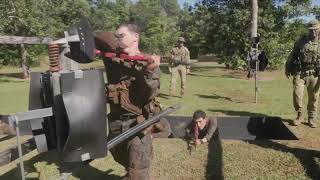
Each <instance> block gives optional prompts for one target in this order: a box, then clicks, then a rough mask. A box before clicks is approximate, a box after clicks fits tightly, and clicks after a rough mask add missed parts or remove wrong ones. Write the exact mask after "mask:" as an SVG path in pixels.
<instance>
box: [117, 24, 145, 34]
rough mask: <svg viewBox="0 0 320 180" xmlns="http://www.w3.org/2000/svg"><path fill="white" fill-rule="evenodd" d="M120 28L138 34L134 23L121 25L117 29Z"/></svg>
mask: <svg viewBox="0 0 320 180" xmlns="http://www.w3.org/2000/svg"><path fill="white" fill-rule="evenodd" d="M121 27H127V28H128V30H129V31H131V32H134V33H138V34H140V28H139V26H138V25H137V24H135V23H132V22H128V23H122V24H120V25H119V26H118V27H117V29H119V28H121Z"/></svg>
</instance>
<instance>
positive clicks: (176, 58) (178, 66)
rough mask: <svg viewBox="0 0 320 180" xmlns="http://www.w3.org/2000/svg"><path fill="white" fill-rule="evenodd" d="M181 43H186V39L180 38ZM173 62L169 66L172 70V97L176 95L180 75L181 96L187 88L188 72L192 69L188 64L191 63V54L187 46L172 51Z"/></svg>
mask: <svg viewBox="0 0 320 180" xmlns="http://www.w3.org/2000/svg"><path fill="white" fill-rule="evenodd" d="M179 42H185V40H184V38H182V37H180V38H179ZM170 58H171V60H170V63H169V66H170V68H171V86H170V95H174V94H175V93H176V84H177V78H178V76H179V75H180V78H181V95H183V94H184V92H185V86H186V82H187V72H188V69H190V66H189V65H188V63H189V62H190V53H189V50H188V48H186V47H185V46H183V45H182V46H181V47H178V46H177V47H174V48H173V49H172V51H171V57H170Z"/></svg>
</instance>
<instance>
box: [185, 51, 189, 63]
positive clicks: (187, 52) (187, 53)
mask: <svg viewBox="0 0 320 180" xmlns="http://www.w3.org/2000/svg"><path fill="white" fill-rule="evenodd" d="M186 61H187V62H188V63H189V62H190V52H189V50H188V48H186Z"/></svg>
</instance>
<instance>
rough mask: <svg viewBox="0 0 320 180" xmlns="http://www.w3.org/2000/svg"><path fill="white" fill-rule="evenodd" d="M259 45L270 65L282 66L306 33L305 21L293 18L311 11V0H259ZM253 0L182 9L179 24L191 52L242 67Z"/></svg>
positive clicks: (207, 3)
mask: <svg viewBox="0 0 320 180" xmlns="http://www.w3.org/2000/svg"><path fill="white" fill-rule="evenodd" d="M258 4H259V14H258V34H259V36H260V37H261V39H262V41H261V43H260V47H259V48H260V49H262V50H264V51H266V52H267V55H268V57H269V60H270V68H272V69H278V68H281V67H282V66H283V64H284V63H285V61H286V59H287V56H288V54H289V52H290V50H291V49H292V46H293V44H294V42H295V41H296V40H297V39H298V38H299V36H300V35H301V34H302V33H304V29H305V26H304V22H303V21H299V20H292V19H293V18H295V17H298V16H301V15H306V14H308V13H309V12H310V7H311V6H310V1H308V0H299V1H284V0H273V1H267V0H262V1H259V3H258ZM250 7H251V1H249V0H243V1H225V0H216V1H210V0H203V1H202V3H199V4H197V5H196V6H195V8H193V9H191V10H190V8H189V9H187V8H185V9H184V11H183V16H182V17H181V21H180V23H181V24H180V25H181V27H182V30H183V34H186V36H187V37H188V39H189V40H190V42H189V43H190V44H189V47H192V48H191V54H192V55H193V56H195V55H201V54H207V53H214V54H216V55H217V57H219V59H220V62H221V63H225V64H226V66H227V67H231V68H243V67H244V66H245V65H246V63H245V60H246V57H247V52H248V50H249V49H250V44H251V42H250V41H251V40H250V26H251V8H250Z"/></svg>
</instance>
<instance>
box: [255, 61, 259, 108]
mask: <svg viewBox="0 0 320 180" xmlns="http://www.w3.org/2000/svg"><path fill="white" fill-rule="evenodd" d="M258 74H259V60H257V61H256V70H255V73H254V82H255V83H254V84H255V91H254V92H255V93H254V95H255V102H256V103H258V92H259V85H258V80H259V79H258V78H259V77H258Z"/></svg>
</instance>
